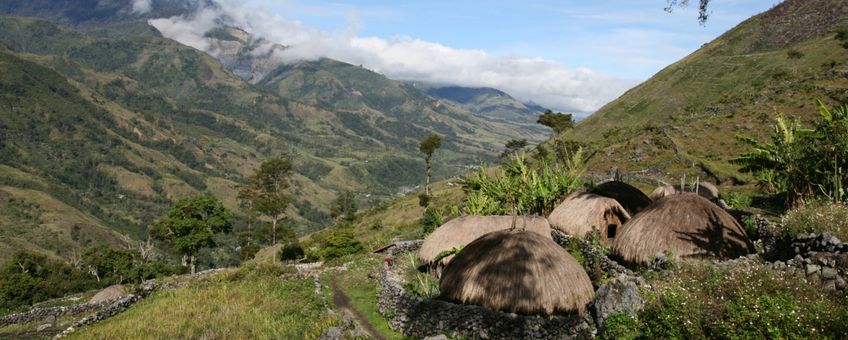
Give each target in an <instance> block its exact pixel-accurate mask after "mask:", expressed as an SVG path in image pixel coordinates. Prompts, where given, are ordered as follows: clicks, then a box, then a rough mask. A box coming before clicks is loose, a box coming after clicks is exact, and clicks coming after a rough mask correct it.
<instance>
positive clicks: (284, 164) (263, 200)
mask: <svg viewBox="0 0 848 340" xmlns="http://www.w3.org/2000/svg"><path fill="white" fill-rule="evenodd" d="M291 174H292V162H291V160H289V159H288V158H283V157H274V158H271V159H268V160H266V161H264V162H262V165H260V166H259V169H257V170H256V172H254V173H253V174H252V175H250V178H249V184H248V185H247V186H245V187H243V190H247V191H246V192H244V194H243V195H240V196H243V197H245V198H246V199H249V200H251V202H252V203H251V204H252V206H253V209H254V210H255V211H256V212H258V213H260V214H262V215H264V216H266V217H268V218H269V219H270V220H271V244H276V243H277V223H278V222H279V221H280V220H281V219H283V218H285V213H286V208H288V206H289V203H290V202H291V198H290V197H289V195H288V193H287V189H288V188H289V177H291Z"/></svg>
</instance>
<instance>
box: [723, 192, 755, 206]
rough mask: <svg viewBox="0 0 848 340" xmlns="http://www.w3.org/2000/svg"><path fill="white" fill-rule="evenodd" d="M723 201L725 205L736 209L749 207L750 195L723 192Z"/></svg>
mask: <svg viewBox="0 0 848 340" xmlns="http://www.w3.org/2000/svg"><path fill="white" fill-rule="evenodd" d="M722 196H724V197H723V198H724V201H725V202H726V203H727V205H729V206H731V207H733V208H736V209H746V208H750V207H751V201H752V200H751V196H748V195H745V194H742V193H739V192H735V191H731V192H728V193H726V194H723V195H722Z"/></svg>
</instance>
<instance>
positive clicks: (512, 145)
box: [501, 139, 528, 159]
mask: <svg viewBox="0 0 848 340" xmlns="http://www.w3.org/2000/svg"><path fill="white" fill-rule="evenodd" d="M527 145H528V144H527V140H526V139H512V140H510V141H508V142H506V145H504V146H505V147H506V148H505V149H504V151H503V153H501V158H504V159H506V158H509V157H511V156H514V155H515V154H517V153H518V152H519V151H521V150H524V148H526V147H527Z"/></svg>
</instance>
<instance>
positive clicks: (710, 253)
mask: <svg viewBox="0 0 848 340" xmlns="http://www.w3.org/2000/svg"><path fill="white" fill-rule="evenodd" d="M666 251H670V252H671V254H672V255H674V257H676V258H720V259H728V258H735V257H739V256H742V255H745V254H750V253H751V252H753V251H754V245H753V244H752V243H751V241H750V240H749V239H748V235H746V234H745V230H744V229H742V226H740V225H739V222H737V221H736V219H734V218H733V217H732V216H730V214H728V213H727V212H726V211H724V210H723V209H721V208H720V207H719V206H717V205H715V204H713V203H712V202H710V201H709V200H707V199H705V198H703V197H701V196H699V195H696V194H694V193H683V194H677V195H671V196H668V197H665V198H663V199H661V200H659V201H656V202H654V204H652V205H651V206H649V207H648V208H647V209H645V210H643V211H642V212H641V213H639V215H636V216H635V217H633V219H631V220H630V221H629V222H627V224H626V225H625V226H624V228H623V230H622V232H621V234H620V235H619V236H618V237H617V238H616V239H615V240H614V241H613V242H612V253H613V255H615V256H617V257H619V258H621V259H622V260H624V262H626V263H631V264H639V265H647V264H649V263H650V262H651V261H652V260H653V258H654V257H655V256H656V255H657V254H658V253H663V252H666Z"/></svg>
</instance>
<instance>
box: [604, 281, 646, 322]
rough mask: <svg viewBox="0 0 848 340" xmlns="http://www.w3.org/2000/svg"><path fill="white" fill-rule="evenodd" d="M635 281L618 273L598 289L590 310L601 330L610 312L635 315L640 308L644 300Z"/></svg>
mask: <svg viewBox="0 0 848 340" xmlns="http://www.w3.org/2000/svg"><path fill="white" fill-rule="evenodd" d="M637 281H638V279H633V278H630V277H628V276H626V275H620V276H618V277H616V278H615V279H613V280H612V281H610V282H609V283H607V284H605V285H603V286H601V288H599V289H598V291H597V292H596V293H595V300H594V301H593V302H592V306H591V310H592V314H593V315H594V317H595V322H596V323H597V324H598V329H599V330H603V325H604V320H606V319H607V317H609V316H610V315H611V314H616V313H627V314H629V315H631V316H635V315H636V313H638V312H639V311H641V310H642V307H643V306H644V302H643V301H642V295H641V294H639V287H638V286H637V285H636V282H637Z"/></svg>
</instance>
